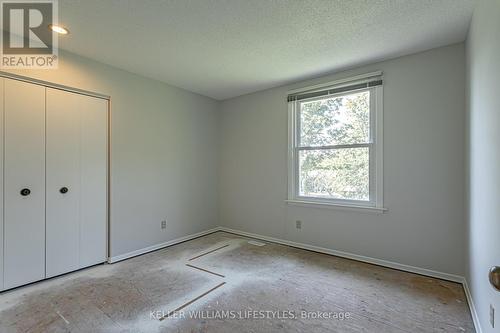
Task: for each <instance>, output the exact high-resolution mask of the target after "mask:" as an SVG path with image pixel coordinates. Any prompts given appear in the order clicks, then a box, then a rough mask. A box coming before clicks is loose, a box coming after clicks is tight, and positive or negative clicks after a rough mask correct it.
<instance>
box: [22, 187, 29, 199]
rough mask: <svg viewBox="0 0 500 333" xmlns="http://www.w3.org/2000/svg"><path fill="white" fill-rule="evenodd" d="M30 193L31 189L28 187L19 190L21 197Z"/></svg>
mask: <svg viewBox="0 0 500 333" xmlns="http://www.w3.org/2000/svg"><path fill="white" fill-rule="evenodd" d="M30 193H31V190H30V189H29V188H23V189H22V190H21V195H22V196H23V197H25V196H27V195H30Z"/></svg>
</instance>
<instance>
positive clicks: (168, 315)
mask: <svg viewBox="0 0 500 333" xmlns="http://www.w3.org/2000/svg"><path fill="white" fill-rule="evenodd" d="M225 284H226V282H221V283H219V284H218V285H216V286H215V287H213V288H212V289H210V290H208V291H205V292H204V293H203V294H201V295H199V296H197V297H195V298H193V299H192V300H190V301H189V302H187V303H184V304H182V305H181V306H179V307H178V308H177V309H175V310H172V311H170V312H169V313H167V314H166V315H165V316H163V317H161V318H160V319H159V320H160V321H162V320H164V319H166V318H168V317H170V316H171V315H173V314H174V313H176V312H177V311H180V310H182V309H184V308H185V307H187V306H189V305H191V304H193V303H194V302H196V301H197V300H199V299H200V298H203V297H205V296H206V295H208V294H210V293H211V292H212V291H214V290H216V289H218V288H220V287H222V286H223V285H225Z"/></svg>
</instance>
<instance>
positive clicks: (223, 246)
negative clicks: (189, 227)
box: [189, 244, 229, 261]
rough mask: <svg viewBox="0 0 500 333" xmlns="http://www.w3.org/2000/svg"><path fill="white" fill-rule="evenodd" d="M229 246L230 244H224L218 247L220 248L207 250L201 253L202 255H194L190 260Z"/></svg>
mask: <svg viewBox="0 0 500 333" xmlns="http://www.w3.org/2000/svg"><path fill="white" fill-rule="evenodd" d="M227 246H229V244H226V245H222V246H221V247H218V248H216V249H213V250H210V251H207V252H205V253H202V254H200V255H197V256H196V257H193V258H191V259H189V261H191V260H195V259H198V258H200V257H203V256H206V255H207V254H210V253H212V252H215V251H218V250H220V249H223V248H225V247H227Z"/></svg>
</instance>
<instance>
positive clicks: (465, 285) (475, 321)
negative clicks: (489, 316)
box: [462, 278, 483, 333]
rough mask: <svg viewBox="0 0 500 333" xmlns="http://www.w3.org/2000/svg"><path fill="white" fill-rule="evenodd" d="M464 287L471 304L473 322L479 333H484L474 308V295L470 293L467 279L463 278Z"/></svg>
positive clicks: (468, 301)
mask: <svg viewBox="0 0 500 333" xmlns="http://www.w3.org/2000/svg"><path fill="white" fill-rule="evenodd" d="M462 285H463V286H464V291H465V297H467V303H469V309H470V314H471V316H472V321H473V322H474V326H475V327H476V332H477V333H482V332H483V330H482V329H481V323H480V322H479V315H478V313H477V311H476V307H475V306H474V300H473V299H472V293H471V292H470V289H469V285H468V284H467V279H466V278H463V281H462Z"/></svg>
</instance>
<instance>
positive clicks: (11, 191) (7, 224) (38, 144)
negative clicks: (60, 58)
mask: <svg viewBox="0 0 500 333" xmlns="http://www.w3.org/2000/svg"><path fill="white" fill-rule="evenodd" d="M4 92H5V94H4V112H5V118H4V122H5V123H4V128H5V130H4V140H5V141H4V145H5V146H4V147H5V148H4V149H5V151H4V159H5V161H4V203H5V206H4V289H8V288H12V287H16V286H20V285H23V284H26V283H30V282H33V281H37V280H41V279H43V278H44V277H45V88H44V87H42V86H38V85H34V84H29V83H25V82H21V81H16V80H11V79H4ZM22 189H29V191H30V193H29V194H28V193H26V192H28V191H26V192H25V193H24V195H22V194H21V190H22Z"/></svg>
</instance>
